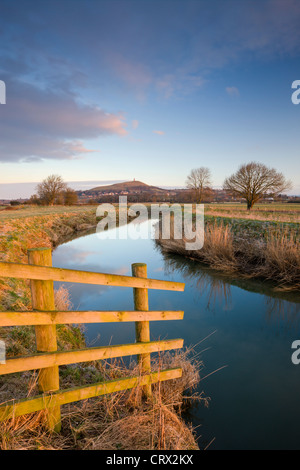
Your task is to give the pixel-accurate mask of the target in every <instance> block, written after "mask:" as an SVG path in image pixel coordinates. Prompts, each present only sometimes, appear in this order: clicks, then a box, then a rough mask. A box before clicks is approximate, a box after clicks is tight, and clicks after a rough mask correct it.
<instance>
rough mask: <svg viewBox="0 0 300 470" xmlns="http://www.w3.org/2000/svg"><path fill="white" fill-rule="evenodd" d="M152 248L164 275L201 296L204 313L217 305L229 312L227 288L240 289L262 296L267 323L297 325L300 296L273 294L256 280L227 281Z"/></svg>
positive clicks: (226, 278)
mask: <svg viewBox="0 0 300 470" xmlns="http://www.w3.org/2000/svg"><path fill="white" fill-rule="evenodd" d="M155 246H156V248H157V249H158V250H159V251H160V252H161V255H162V256H163V259H164V267H165V272H166V273H168V274H170V273H174V272H179V273H180V274H181V275H182V277H183V278H184V279H185V282H188V283H189V284H191V283H192V284H193V286H194V287H195V289H197V290H198V292H199V296H203V293H205V295H206V299H207V303H206V308H207V309H208V310H214V309H215V308H216V305H217V304H218V305H219V304H222V306H223V310H228V311H230V310H232V308H233V305H232V292H231V288H232V286H238V285H240V286H241V287H242V288H243V289H247V290H249V291H251V292H257V293H260V294H262V295H263V302H264V305H265V309H264V310H265V313H266V318H267V320H268V321H270V322H274V321H277V322H279V321H283V322H284V325H285V327H286V328H292V327H295V326H298V325H299V322H300V315H299V314H300V295H298V294H296V293H294V292H293V293H284V292H276V291H274V288H273V289H272V288H271V286H270V284H269V283H263V282H261V283H260V282H259V281H257V280H254V281H253V280H238V279H235V278H234V279H232V278H231V279H230V278H228V276H226V275H222V274H220V273H218V272H216V271H214V270H212V269H210V268H208V267H207V266H205V265H203V264H201V263H199V262H198V261H193V260H189V259H187V258H184V257H182V256H180V255H176V254H171V253H164V252H163V251H162V250H161V248H160V246H159V245H157V244H156V245H155ZM285 297H286V298H289V300H287V299H285ZM290 300H293V302H291V301H290Z"/></svg>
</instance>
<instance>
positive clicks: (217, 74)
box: [0, 0, 300, 198]
mask: <svg viewBox="0 0 300 470" xmlns="http://www.w3.org/2000/svg"><path fill="white" fill-rule="evenodd" d="M0 8H1V15H0V35H1V43H0V80H3V81H4V82H5V84H6V104H5V105H0V198H1V197H2V198H5V197H12V196H11V195H10V193H11V191H10V190H9V186H8V184H11V183H14V184H18V186H17V187H16V186H15V185H14V186H13V188H14V190H15V189H16V188H18V196H20V197H21V196H23V195H24V196H25V195H28V191H29V189H28V188H30V191H32V188H34V185H28V183H32V182H38V181H41V180H42V179H44V178H45V177H47V176H48V175H49V174H52V173H55V174H60V175H61V176H62V177H63V178H64V179H65V181H68V182H69V181H72V182H79V181H80V182H81V181H104V182H106V181H115V180H118V181H119V180H132V179H133V178H135V179H137V180H141V181H143V182H145V183H148V184H153V185H157V186H180V187H182V186H184V185H185V180H186V177H187V175H188V173H189V171H190V170H191V169H192V168H197V167H199V166H207V167H209V168H210V169H211V172H212V177H213V184H214V186H215V187H221V186H222V183H223V181H224V179H225V177H226V176H229V175H230V174H231V173H233V172H234V171H236V170H237V169H238V167H239V165H241V164H243V163H246V162H249V161H253V160H255V161H259V162H262V163H265V164H267V165H268V166H272V167H275V168H276V169H278V170H279V171H282V172H283V173H284V174H285V176H286V177H287V178H289V179H291V180H292V181H293V185H294V187H293V190H292V191H291V193H293V194H300V178H299V175H300V171H299V170H300V163H299V162H300V158H299V157H300V155H299V154H300V152H299V144H300V142H299V127H300V105H294V104H293V103H292V101H291V95H292V92H293V90H292V89H291V85H292V82H293V81H294V80H300V28H299V24H300V2H299V1H298V0H249V1H248V0H196V1H190V0H138V1H135V0H131V1H130V0H98V1H96V0H85V1H83V0H60V1H56V0H52V1H51V2H50V1H42V0H41V1H29V0H22V1H18V0H12V1H11V0H10V1H6V0H2V1H1V7H0ZM1 183H2V189H1ZM22 183H27V184H26V185H24V184H22ZM78 184H79V183H77V185H76V184H75V183H74V184H73V185H74V187H75V186H76V189H78ZM11 187H12V186H11ZM16 197H17V194H16Z"/></svg>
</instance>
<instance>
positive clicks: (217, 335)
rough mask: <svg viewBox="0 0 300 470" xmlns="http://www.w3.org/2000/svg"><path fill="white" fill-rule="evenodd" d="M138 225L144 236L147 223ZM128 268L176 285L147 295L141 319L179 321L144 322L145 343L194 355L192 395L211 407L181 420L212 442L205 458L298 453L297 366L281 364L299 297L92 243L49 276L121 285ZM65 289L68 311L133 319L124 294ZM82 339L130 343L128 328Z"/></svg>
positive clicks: (299, 328) (187, 263)
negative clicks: (177, 316)
mask: <svg viewBox="0 0 300 470" xmlns="http://www.w3.org/2000/svg"><path fill="white" fill-rule="evenodd" d="M145 224H148V228H149V230H150V229H151V223H148V222H145ZM144 228H145V227H144ZM118 230H120V231H122V230H124V228H119V229H118ZM121 235H122V233H121ZM101 237H102V235H101ZM135 262H145V263H146V264H147V266H148V277H151V278H156V279H166V280H171V281H178V282H185V284H186V287H185V290H184V292H168V291H151V290H149V306H150V309H151V310H183V311H184V312H185V313H184V319H183V320H182V321H170V322H164V321H161V322H151V328H150V330H151V339H158V338H161V339H163V338H166V339H171V338H180V337H181V338H184V344H185V346H187V347H189V346H195V352H196V353H197V354H201V360H202V361H203V364H204V369H203V372H202V373H203V374H204V375H206V376H208V378H207V379H205V380H204V381H203V382H200V386H199V392H201V391H202V390H204V393H205V395H206V396H209V397H210V398H211V402H210V407H209V409H208V410H207V409H205V408H204V407H203V406H199V407H196V406H195V407H193V409H192V410H191V413H190V419H191V420H192V422H193V425H194V426H199V424H201V428H200V429H199V434H201V435H202V436H204V437H205V439H207V443H208V442H210V441H211V440H212V439H213V438H214V437H216V439H215V441H214V443H213V445H212V446H211V448H213V449H247V448H248V449H261V448H266V449H272V448H275V449H276V448H277V449H279V448H283V449H289V448H296V449H298V448H300V446H299V438H298V424H299V422H300V406H299V389H300V375H299V373H300V366H295V365H294V364H293V363H292V361H291V353H292V351H291V344H292V342H293V341H294V340H295V339H300V324H299V317H300V315H299V313H300V312H299V309H300V303H299V294H295V293H284V292H276V290H275V289H274V287H273V286H272V284H270V283H267V282H261V283H260V282H257V280H256V281H250V280H241V279H238V278H236V279H234V278H228V276H223V275H222V274H220V273H217V272H216V271H213V270H211V269H209V268H207V267H205V266H203V265H201V264H200V263H199V262H197V261H191V260H188V259H186V258H184V257H181V256H178V255H171V254H162V252H161V251H160V249H159V248H158V247H157V246H156V244H155V240H153V239H136V240H131V239H122V238H117V239H112V240H111V239H109V238H105V236H104V235H103V238H100V239H99V238H98V237H97V235H96V234H95V233H94V234H91V235H88V236H86V237H83V238H78V239H76V240H73V241H71V242H70V243H68V244H64V245H62V246H59V247H58V248H57V249H56V250H55V251H54V253H53V265H54V266H58V267H69V268H75V269H76V268H77V269H81V270H87V271H98V272H108V273H120V274H129V275H130V271H131V264H132V263H135ZM67 287H68V288H69V289H70V293H71V300H72V303H73V305H74V308H75V309H79V310H132V309H133V292H132V289H128V288H117V287H106V286H92V285H81V284H73V285H69V284H68V285H67ZM212 333H214V334H212ZM99 335H100V337H99ZM112 336H113V338H112ZM86 337H87V340H88V343H89V344H93V345H95V346H98V345H106V344H109V343H111V344H122V343H128V342H134V341H135V329H134V324H131V323H129V322H128V323H123V324H109V323H108V324H92V325H91V324H90V325H86ZM204 338H207V339H206V340H205V342H203V343H202V344H201V340H203V339H204ZM223 366H227V367H226V368H224V369H222V370H220V371H219V372H218V373H215V374H211V373H212V372H214V371H216V370H219V369H220V368H221V367H223ZM202 447H203V448H204V447H205V443H203V446H202Z"/></svg>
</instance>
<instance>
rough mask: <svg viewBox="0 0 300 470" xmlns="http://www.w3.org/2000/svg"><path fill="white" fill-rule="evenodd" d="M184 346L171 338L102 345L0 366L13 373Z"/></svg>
mask: <svg viewBox="0 0 300 470" xmlns="http://www.w3.org/2000/svg"><path fill="white" fill-rule="evenodd" d="M182 347H183V340H182V339H170V340H165V341H150V342H149V343H132V344H121V345H117V346H101V347H99V348H87V349H78V350H74V349H72V350H70V351H61V352H50V353H41V354H36V355H34V356H23V357H18V358H15V359H13V358H12V359H7V361H6V364H2V365H1V366H0V372H1V374H2V375H4V374H13V373H15V372H24V371H26V370H35V369H44V368H45V367H53V366H65V365H68V364H75V363H80V362H90V361H97V360H100V359H113V358H116V357H121V356H132V355H136V354H145V353H153V352H161V351H167V350H170V349H180V348H182Z"/></svg>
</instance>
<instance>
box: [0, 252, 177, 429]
mask: <svg viewBox="0 0 300 470" xmlns="http://www.w3.org/2000/svg"><path fill="white" fill-rule="evenodd" d="M28 260H29V264H19V263H6V262H0V277H9V278H18V279H21V278H24V279H29V280H30V281H31V295H32V307H33V310H32V311H19V312H18V311H4V312H0V327H12V326H29V325H32V326H34V327H35V335H36V346H37V353H36V354H33V355H31V356H23V357H12V358H8V359H6V362H5V363H4V364H0V375H6V374H12V373H20V372H24V371H30V370H39V371H40V372H39V390H40V392H42V395H38V396H36V397H33V398H27V399H25V400H24V399H23V400H18V401H15V400H14V401H13V402H12V403H11V402H9V403H5V404H2V405H1V406H0V421H3V420H5V419H8V418H11V417H14V416H21V415H24V414H27V413H33V412H36V411H40V410H43V409H46V410H47V423H48V428H49V429H50V430H51V431H53V430H54V431H60V428H61V417H60V413H61V411H60V407H61V406H62V405H64V404H67V403H72V402H75V401H80V400H85V399H88V398H92V397H96V396H101V395H105V394H108V393H114V392H118V391H122V390H127V389H131V388H135V387H141V388H142V391H143V394H144V396H145V397H146V398H148V399H150V398H151V397H152V385H153V384H155V383H157V382H161V381H165V380H171V379H176V378H179V377H181V375H182V370H181V369H180V368H177V369H168V370H160V371H158V372H152V371H151V361H150V354H151V353H160V352H162V351H168V350H173V349H181V348H182V347H183V339H171V340H160V341H150V326H149V325H150V323H149V322H150V321H164V320H182V319H183V315H184V312H183V311H181V310H178V311H171V310H155V311H150V310H149V305H148V289H161V290H171V291H179V292H182V291H183V290H184V284H183V283H180V282H172V281H163V280H158V279H149V278H148V277H147V267H146V265H145V264H142V263H135V264H133V265H132V276H120V275H116V274H106V273H96V272H87V271H78V270H72V269H61V268H54V267H52V256H51V249H49V248H39V249H38V248H37V249H33V250H29V251H28ZM53 281H60V282H72V283H82V284H97V285H106V286H119V287H131V288H133V299H134V310H126V311H121V310H113V311H101V310H95V311H59V310H56V309H55V302H54V288H53ZM108 322H111V323H117V322H134V323H135V330H136V342H135V343H132V344H121V345H114V346H101V347H92V348H84V349H80V350H67V351H57V339H56V325H59V324H83V323H108ZM132 355H134V356H135V355H136V356H137V358H138V364H139V370H140V375H139V376H134V377H125V378H122V379H119V380H111V381H103V382H99V383H95V384H93V385H88V386H81V387H75V388H71V389H67V390H60V389H59V366H63V365H68V364H75V363H82V362H90V361H97V360H108V359H113V358H116V357H123V356H125V357H126V356H132Z"/></svg>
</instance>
